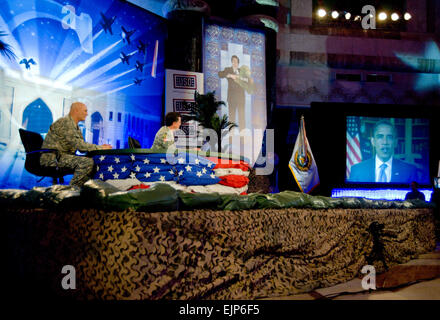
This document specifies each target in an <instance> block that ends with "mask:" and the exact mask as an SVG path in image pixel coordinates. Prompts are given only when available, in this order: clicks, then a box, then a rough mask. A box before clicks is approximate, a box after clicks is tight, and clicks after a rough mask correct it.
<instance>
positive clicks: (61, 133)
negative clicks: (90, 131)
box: [40, 115, 101, 164]
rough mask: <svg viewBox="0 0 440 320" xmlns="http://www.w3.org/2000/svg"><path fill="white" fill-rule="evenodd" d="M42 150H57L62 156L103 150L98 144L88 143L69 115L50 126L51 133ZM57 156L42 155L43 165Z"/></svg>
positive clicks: (47, 136) (51, 154) (50, 154)
mask: <svg viewBox="0 0 440 320" xmlns="http://www.w3.org/2000/svg"><path fill="white" fill-rule="evenodd" d="M42 149H56V150H58V151H60V153H61V154H72V155H73V154H75V152H76V150H79V151H81V152H85V151H93V150H99V149H101V147H100V146H97V145H96V144H92V143H87V142H85V141H84V137H83V135H82V133H81V130H80V129H79V127H78V124H76V123H75V121H73V119H72V118H71V117H70V116H69V115H67V116H65V117H63V118H60V119H58V120H57V121H55V122H54V123H52V125H51V126H50V129H49V132H48V133H47V135H46V138H45V139H44V142H43V146H42ZM54 158H55V154H53V153H44V154H42V155H41V161H40V162H41V163H42V164H46V163H48V162H50V161H52V160H54Z"/></svg>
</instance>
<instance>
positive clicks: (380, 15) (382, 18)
mask: <svg viewBox="0 0 440 320" xmlns="http://www.w3.org/2000/svg"><path fill="white" fill-rule="evenodd" d="M387 18H388V15H387V14H386V13H385V12H381V13H379V20H381V21H384V20H386V19H387Z"/></svg>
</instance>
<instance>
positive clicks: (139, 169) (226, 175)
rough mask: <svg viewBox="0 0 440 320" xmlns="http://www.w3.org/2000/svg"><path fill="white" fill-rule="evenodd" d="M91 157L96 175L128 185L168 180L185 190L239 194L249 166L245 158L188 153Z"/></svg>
mask: <svg viewBox="0 0 440 320" xmlns="http://www.w3.org/2000/svg"><path fill="white" fill-rule="evenodd" d="M93 160H94V162H95V164H96V173H95V176H94V178H95V179H100V180H104V181H106V182H108V183H113V184H114V185H119V186H124V187H127V186H129V187H130V188H132V187H133V186H135V185H139V184H141V183H142V184H146V185H148V184H152V183H153V184H154V183H168V184H171V185H172V186H173V187H178V189H179V190H183V191H187V192H220V193H237V194H242V193H245V192H246V191H247V184H248V183H249V179H248V178H247V176H248V175H249V171H248V169H249V166H248V164H246V163H245V162H243V161H234V160H223V161H221V163H218V159H217V160H216V159H214V158H209V159H208V158H205V157H202V156H198V155H195V154H191V153H179V154H177V155H174V154H166V153H146V154H131V155H97V156H94V157H93ZM124 180H125V181H124ZM125 190H127V188H125Z"/></svg>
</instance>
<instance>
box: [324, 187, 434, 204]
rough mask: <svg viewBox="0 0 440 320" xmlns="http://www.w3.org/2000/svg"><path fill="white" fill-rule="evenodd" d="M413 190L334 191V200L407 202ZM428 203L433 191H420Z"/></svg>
mask: <svg viewBox="0 0 440 320" xmlns="http://www.w3.org/2000/svg"><path fill="white" fill-rule="evenodd" d="M410 191H411V189H333V190H332V198H342V197H355V198H366V199H373V200H381V199H382V200H405V196H406V194H407V193H408V192H410ZM419 191H420V192H422V193H423V194H424V195H425V200H426V201H427V202H429V201H431V196H432V192H433V191H432V189H419Z"/></svg>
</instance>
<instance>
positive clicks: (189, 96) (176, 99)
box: [165, 69, 203, 147]
mask: <svg viewBox="0 0 440 320" xmlns="http://www.w3.org/2000/svg"><path fill="white" fill-rule="evenodd" d="M195 91H197V92H198V93H203V73H199V72H190V71H181V70H172V69H167V70H166V91H165V114H166V113H168V112H178V113H180V114H182V115H184V114H189V110H188V108H187V107H185V105H186V104H190V105H191V104H194V92H195ZM174 136H175V137H176V138H178V141H177V147H184V146H185V145H189V146H192V147H196V146H197V123H196V122H194V121H189V122H182V125H181V126H180V130H178V131H176V132H175V133H174Z"/></svg>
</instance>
